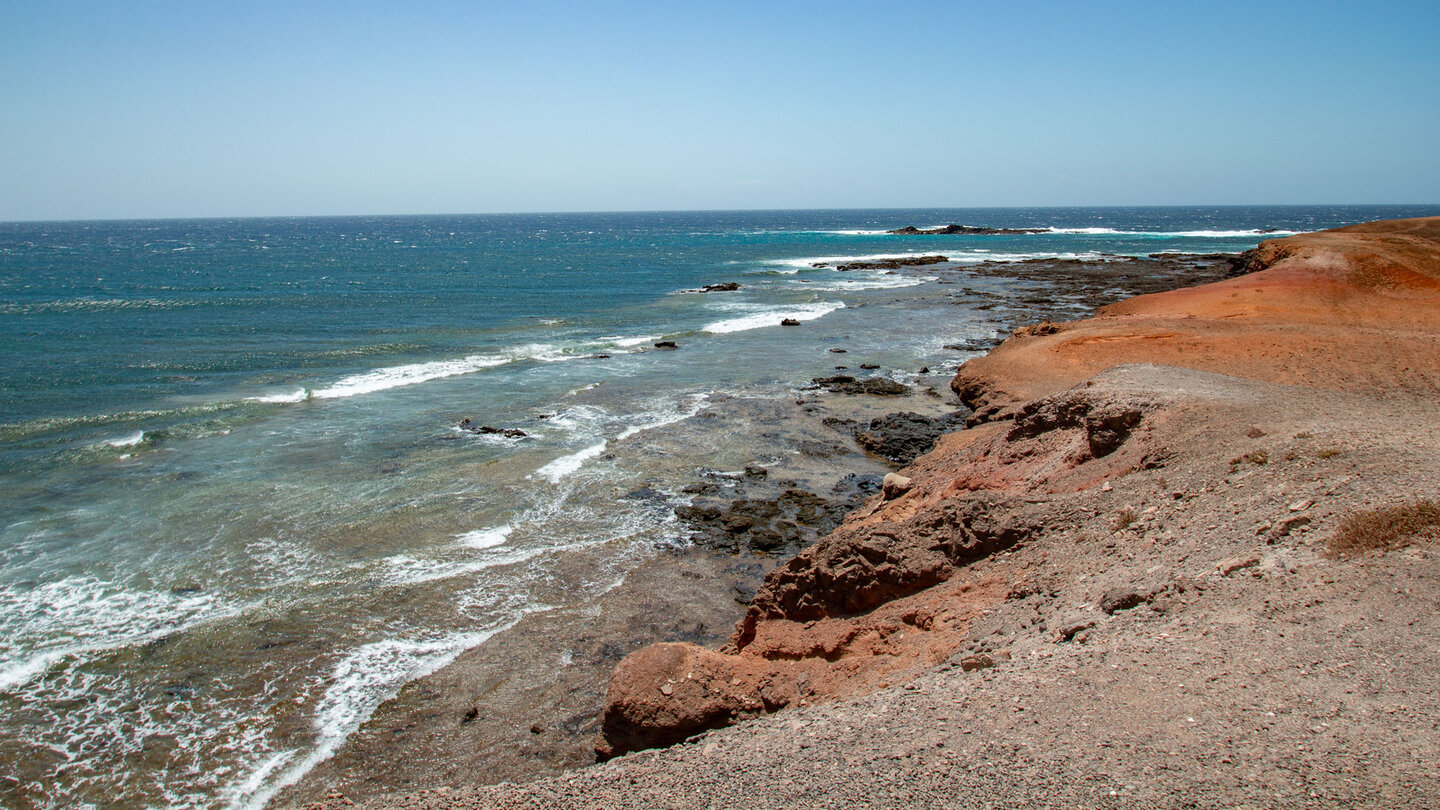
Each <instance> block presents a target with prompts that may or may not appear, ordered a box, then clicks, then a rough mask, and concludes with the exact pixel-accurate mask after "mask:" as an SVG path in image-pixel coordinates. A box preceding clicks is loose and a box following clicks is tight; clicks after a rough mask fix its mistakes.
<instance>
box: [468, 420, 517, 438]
mask: <svg viewBox="0 0 1440 810" xmlns="http://www.w3.org/2000/svg"><path fill="white" fill-rule="evenodd" d="M458 427H459V428H460V429H461V430H468V431H470V432H471V433H476V434H479V435H483V436H488V435H498V436H504V437H505V438H507V439H523V438H525V437H526V436H529V435H530V434H529V433H526V432H525V431H523V430H521V429H519V428H497V427H492V426H490V425H479V426H476V425H475V424H473V423H472V422H471V421H470V419H469V417H466V418H465V419H461V420H460V424H459V425H458Z"/></svg>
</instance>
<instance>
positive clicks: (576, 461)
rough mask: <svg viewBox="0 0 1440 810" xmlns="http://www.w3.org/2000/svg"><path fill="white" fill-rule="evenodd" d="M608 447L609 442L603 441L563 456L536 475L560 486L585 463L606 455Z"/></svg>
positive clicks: (536, 472) (537, 471)
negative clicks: (562, 480)
mask: <svg viewBox="0 0 1440 810" xmlns="http://www.w3.org/2000/svg"><path fill="white" fill-rule="evenodd" d="M608 445H609V442H606V441H603V440H602V441H600V442H598V443H596V444H592V445H590V446H589V447H587V448H585V449H584V450H580V451H578V452H575V453H571V454H570V455H568V456H561V457H560V458H557V459H555V460H554V461H552V462H550V463H549V464H546V465H545V466H543V467H541V468H540V469H538V470H536V471H535V473H534V475H538V476H540V477H541V478H544V479H546V480H548V481H549V482H550V483H552V484H558V483H560V479H562V478H564V477H565V476H567V475H570V474H571V473H573V472H575V471H576V470H579V469H580V468H581V467H583V466H585V462H587V461H589V460H590V459H592V458H595V457H596V456H598V455H600V454H601V453H604V452H605V448H606V446H608Z"/></svg>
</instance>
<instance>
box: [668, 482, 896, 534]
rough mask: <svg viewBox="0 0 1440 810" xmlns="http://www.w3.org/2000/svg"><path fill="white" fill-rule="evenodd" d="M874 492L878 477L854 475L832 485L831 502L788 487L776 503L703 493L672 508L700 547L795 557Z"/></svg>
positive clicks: (706, 491)
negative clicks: (801, 547) (787, 553)
mask: <svg viewBox="0 0 1440 810" xmlns="http://www.w3.org/2000/svg"><path fill="white" fill-rule="evenodd" d="M756 477H758V476H756ZM871 478H875V479H876V480H875V481H871V480H870V479H871ZM878 487H879V481H878V478H877V477H876V476H857V475H853V474H852V475H848V476H846V477H845V478H842V479H840V481H838V482H837V483H836V484H835V487H834V488H833V489H832V490H831V495H832V497H829V498H825V497H822V496H820V495H816V494H815V493H813V492H807V491H805V490H803V489H794V488H791V489H786V490H785V491H784V492H782V493H780V495H778V496H777V497H774V498H733V499H722V498H717V497H714V496H715V495H718V494H719V493H718V492H716V491H715V490H703V492H704V494H701V493H700V492H697V493H696V494H697V495H699V496H700V497H697V498H696V499H695V502H694V503H692V504H690V505H688V506H677V507H675V516H676V517H678V518H679V519H680V520H681V521H682V522H684V523H685V524H686V525H687V526H688V527H689V528H690V531H691V534H690V539H691V540H692V541H693V542H695V543H698V544H700V545H704V546H708V547H710V548H715V549H719V550H722V551H729V552H739V551H742V550H749V551H753V552H762V553H778V552H782V551H785V552H793V551H794V550H796V549H798V548H799V547H800V546H803V545H805V544H807V543H810V542H812V541H814V540H815V538H817V537H820V536H821V535H824V534H827V533H829V532H830V531H832V530H833V529H834V528H835V527H836V526H839V525H840V522H841V521H842V520H844V518H845V515H847V514H848V513H850V512H851V511H852V510H854V509H855V508H856V507H858V506H859V505H860V503H861V502H862V501H864V500H865V498H867V497H869V496H870V495H871V494H873V492H874V491H877V489H878ZM686 490H687V491H688V490H690V488H689V487H687V488H686Z"/></svg>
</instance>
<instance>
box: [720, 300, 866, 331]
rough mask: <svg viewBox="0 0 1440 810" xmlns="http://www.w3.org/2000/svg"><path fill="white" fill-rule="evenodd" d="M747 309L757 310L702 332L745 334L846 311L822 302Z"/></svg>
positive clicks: (839, 303)
mask: <svg viewBox="0 0 1440 810" xmlns="http://www.w3.org/2000/svg"><path fill="white" fill-rule="evenodd" d="M747 308H751V309H754V310H756V311H755V312H753V313H752V314H750V315H745V316H743V317H739V318H727V319H726V320H723V321H715V322H714V323H711V324H707V325H706V326H704V327H703V328H702V330H701V331H704V332H710V333H712V334H727V333H730V332H745V331H748V330H750V329H763V328H765V327H768V326H779V325H780V322H781V321H783V320H786V319H787V318H788V319H790V320H796V321H813V320H816V319H817V318H823V317H825V316H826V315H829V314H830V313H832V312H834V311H835V310H837V309H844V308H845V304H843V303H841V302H839V301H820V302H817V303H814V304H790V305H777V306H764V305H759V304H751V305H747Z"/></svg>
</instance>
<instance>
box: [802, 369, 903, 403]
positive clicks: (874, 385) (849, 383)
mask: <svg viewBox="0 0 1440 810" xmlns="http://www.w3.org/2000/svg"><path fill="white" fill-rule="evenodd" d="M812 382H814V383H815V384H816V385H818V386H820V387H821V388H824V389H825V390H827V391H831V392H834V393H836V394H869V395H871V396H877V397H903V396H909V394H910V386H908V385H904V384H902V383H898V382H895V381H894V380H887V379H885V378H884V377H867V378H866V379H863V380H857V379H855V378H854V377H851V376H850V375H849V374H836V375H835V376H834V377H816V378H815V379H814V380H813V381H812Z"/></svg>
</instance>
